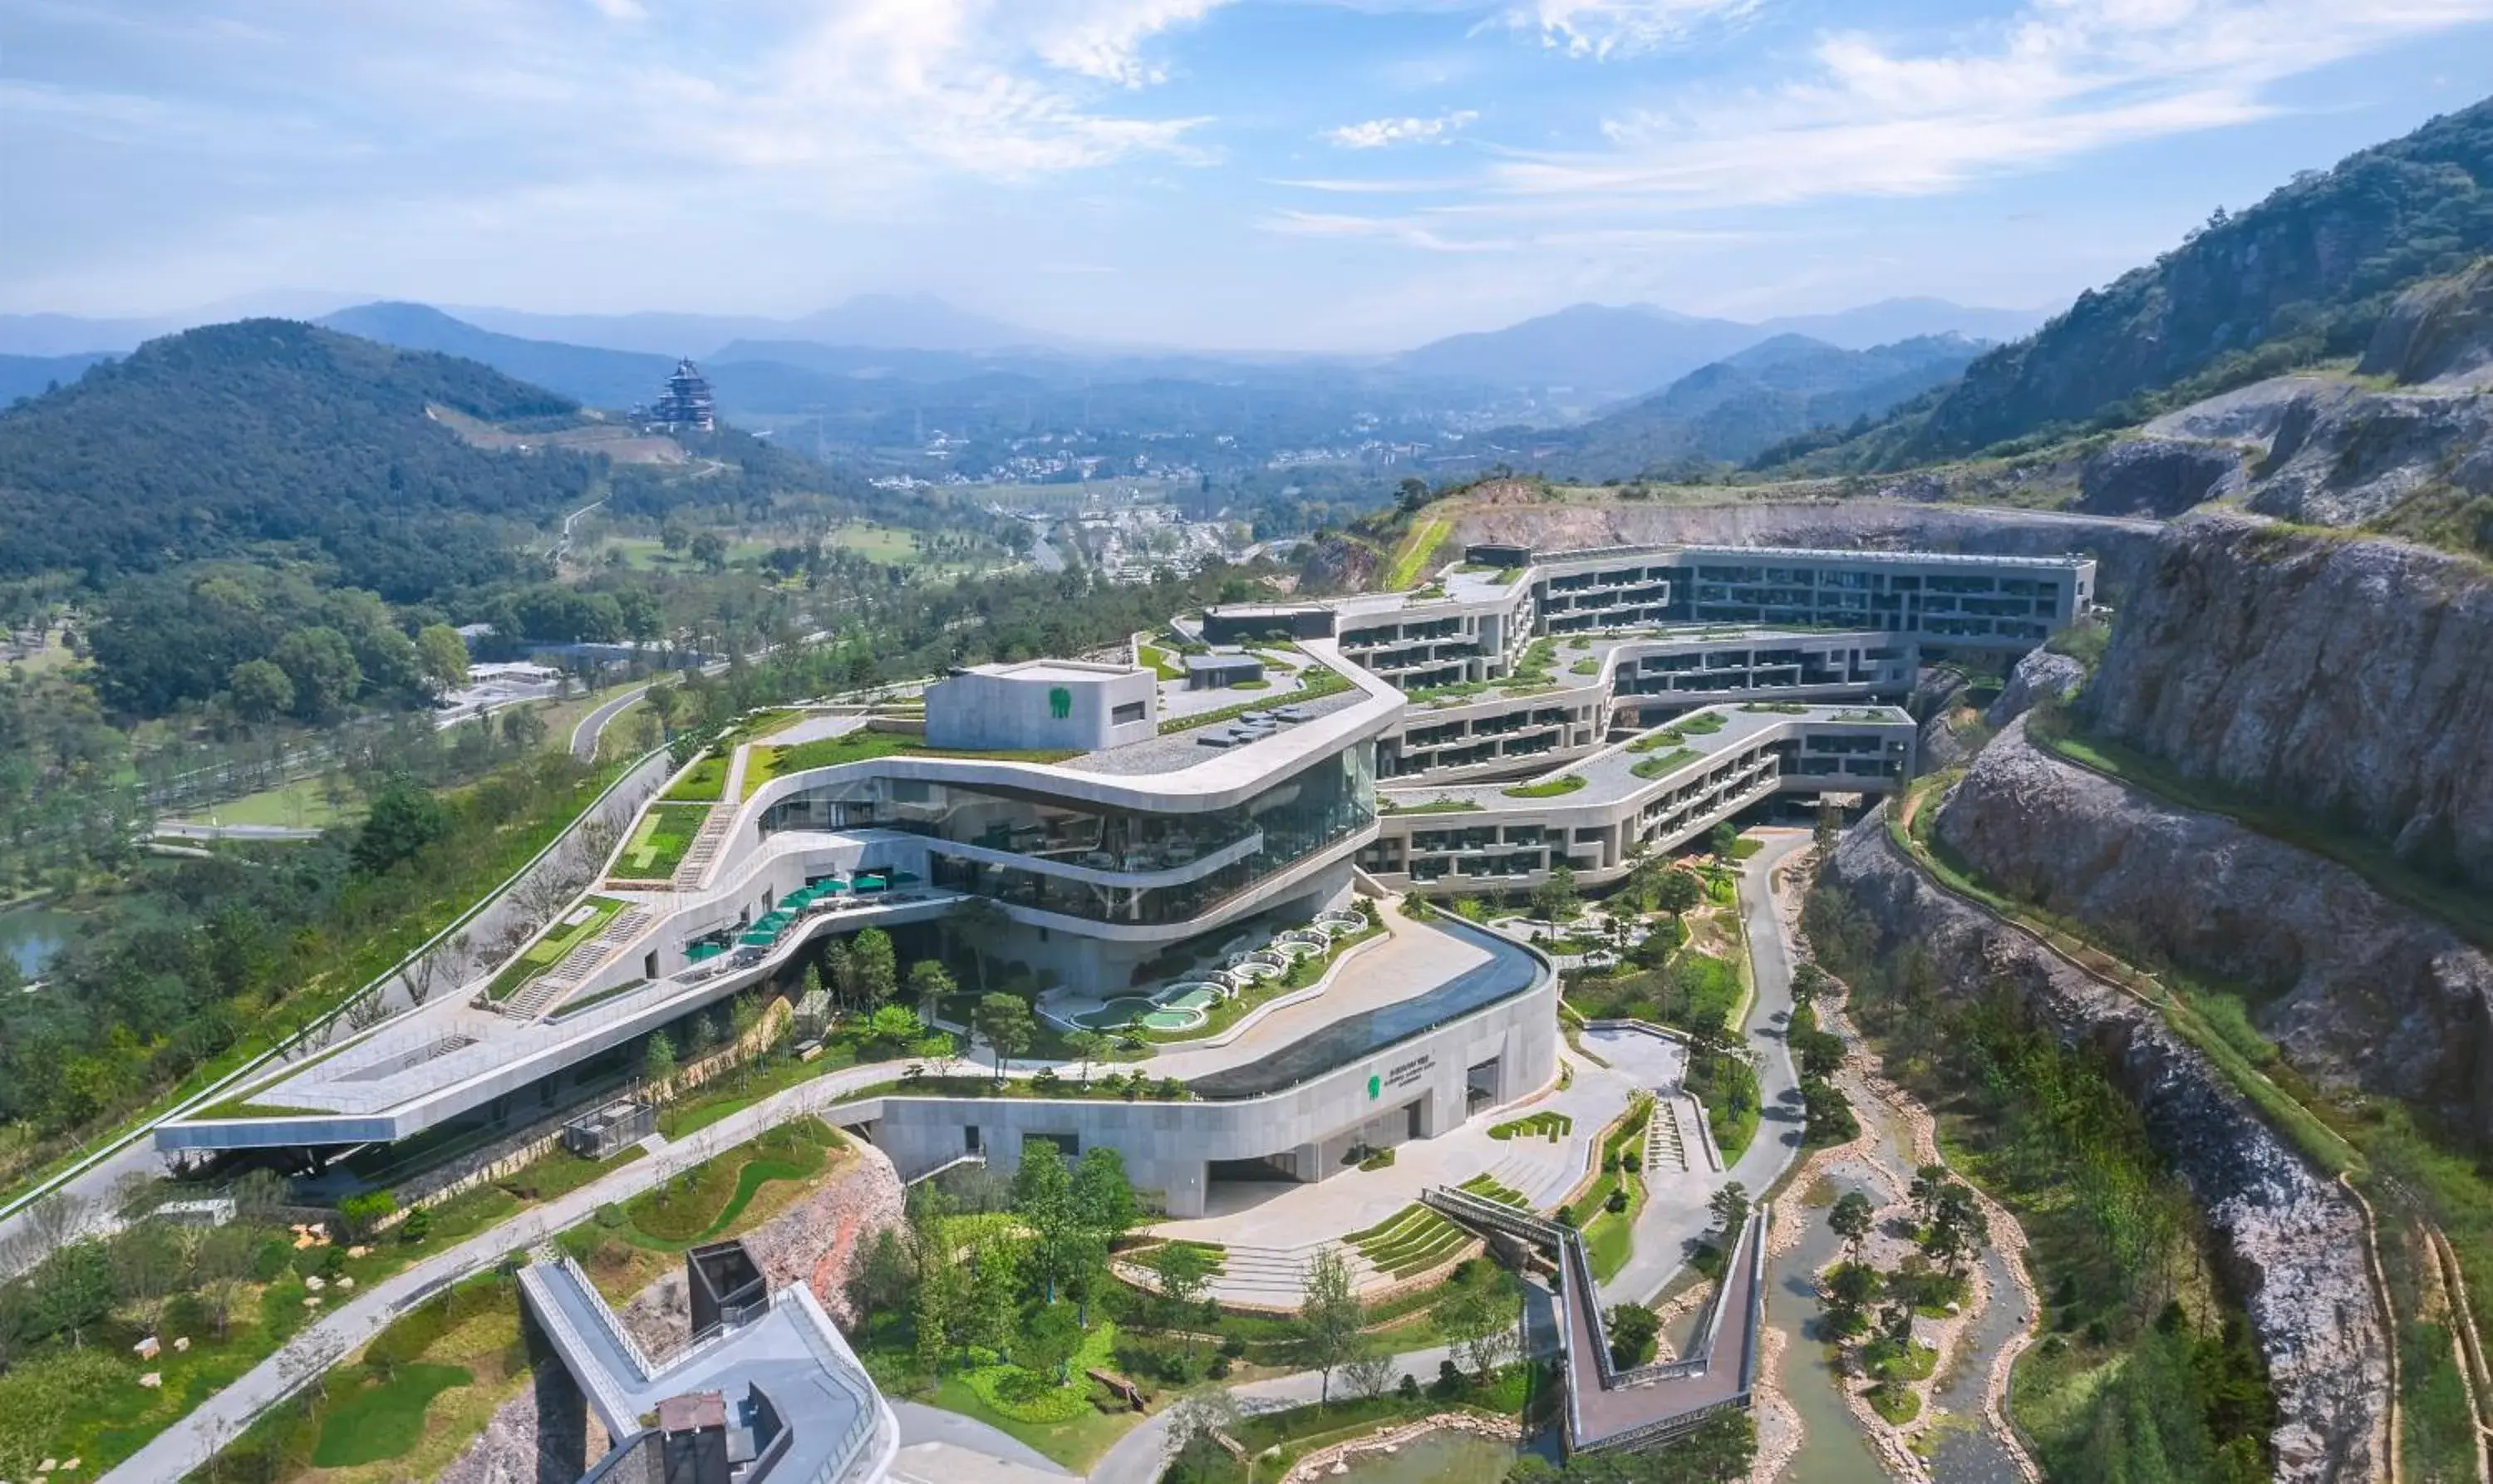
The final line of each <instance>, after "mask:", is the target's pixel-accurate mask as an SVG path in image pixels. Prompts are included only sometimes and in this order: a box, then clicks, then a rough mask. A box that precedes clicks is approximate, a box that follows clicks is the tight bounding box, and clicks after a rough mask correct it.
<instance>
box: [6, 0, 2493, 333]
mask: <svg viewBox="0 0 2493 1484" xmlns="http://www.w3.org/2000/svg"><path fill="white" fill-rule="evenodd" d="M2488 82H2493V0H2022V3H2021V0H1501V3H1486V0H805V3H796V0H733V3H731V0H409V3H402V0H355V3H353V4H349V5H339V4H336V3H334V0H0V199H5V201H6V202H7V217H8V224H7V229H6V231H5V233H0V311H15V312H34V311H45V310H50V311H59V312H73V313H89V314H114V313H133V314H144V313H157V312H174V311H179V310H184V309H188V308H191V307H194V306H197V305H202V304H210V303H225V302H235V303H247V302H267V303H286V302H294V300H293V297H292V296H293V295H295V294H299V293H304V292H307V291H308V292H309V293H310V294H311V295H313V296H314V297H315V298H316V296H317V295H318V294H322V293H326V294H332V295H336V296H342V297H343V296H353V297H368V296H384V295H386V296H391V297H405V298H418V299H427V300H432V301H436V302H447V303H466V304H499V305H507V306H511V307H516V308H525V309H532V310H541V311H562V312H601V311H611V312H619V311H629V310H644V309H674V310H700V311H714V312H758V313H772V314H797V313H802V312H807V311H809V310H812V309H815V308H818V307H820V306H822V305H825V304H827V303H831V302H835V301H836V300H838V299H840V298H843V297H845V296H847V295H848V294H851V293H856V292H868V291H900V292H906V291H921V290H922V291H926V292H931V293H935V294H938V295H941V296H943V297H944V298H946V299H949V300H951V301H953V302H955V303H957V304H960V305H963V306H965V307H968V308H972V309H976V310H979V311H983V312H990V313H994V314H998V315H1001V316H1004V317H1007V318H1011V319H1014V320H1017V321H1020V322H1023V323H1027V324H1030V325H1033V326H1036V327H1037V328H1039V329H1042V330H1045V331H1049V332H1053V333H1059V334H1066V335H1077V336H1085V337H1094V338H1100V339H1110V340H1118V341H1133V342H1149V343H1158V344H1181V345H1195V346H1204V347H1228V348H1284V347H1286V348H1305V349H1326V350H1365V349H1378V348H1390V347H1395V346H1399V345H1404V344H1409V343H1413V342H1416V341H1422V340H1426V339H1428V338H1430V337H1433V336H1437V335H1442V334H1446V333H1450V332H1454V331H1457V330H1465V329H1477V328H1486V327H1490V326H1494V325H1498V324H1502V323H1506V322H1510V321H1512V320H1514V319H1517V318H1520V317H1523V316H1525V315H1528V314H1532V313H1537V312H1544V311H1547V310H1550V309H1555V308H1558V307H1560V306H1563V305H1566V304H1570V303H1575V302H1577V301H1582V300H1598V301H1603V302H1609V303H1622V302H1628V301H1636V300H1642V301H1648V302H1653V303H1659V304H1663V305H1666V306H1668V307H1670V308H1673V309H1678V310H1683V311H1687V312H1697V313H1720V314H1727V315H1731V316H1735V317H1748V318H1757V317H1763V316H1766V315H1770V314H1776V313H1787V312H1816V311H1822V310H1831V309H1838V308H1843V307H1846V306H1848V305H1854V304H1860V303H1866V302H1869V301H1872V300H1876V299H1880V298H1884V297H1889V296H1893V295H1903V294H1929V295H1936V296H1939V297H1944V298H1950V299H1955V300H1957V301H1959V302H1963V303H1968V304H1986V305H1999V306H2009V307H2019V308H2023V307H2037V306H2045V305H2057V304H2060V303H2063V302H2065V301H2066V300H2067V299H2068V298H2070V297H2071V296H2073V295H2074V294H2075V293H2076V292H2077V291H2079V290H2080V289H2082V288H2084V287H2086V286H2088V285H2089V284H2092V283H2097V282H2103V281H2105V280H2107V279H2109V278H2111V277H2113V276H2115V275H2116V274H2118V272H2120V271H2121V270H2122V269H2124V268H2126V267H2129V266H2132V265H2134V264H2136V263H2139V262H2142V261H2144V260H2146V259H2147V258H2148V257H2151V256H2152V255H2153V254H2154V253H2155V252H2159V251H2161V250H2162V249H2164V248H2166V247H2169V246H2170V245H2171V244H2172V243H2173V242H2174V241H2175V240H2176V239H2177V238H2178V235H2179V234H2180V233H2181V232H2182V231H2184V230H2186V229H2187V228H2188V226H2189V225H2190V224H2191V223H2195V222H2197V221H2200V220H2202V219H2204V218H2205V217H2206V216H2207V214H2208V211H2209V210H2210V209H2211V208H2213V207H2215V206H2217V205H2220V204H2221V205H2224V206H2228V207H2235V208H2238V207H2240V206H2242V205H2245V204H2247V203H2249V202H2250V201H2253V200H2255V199H2257V198H2258V196H2259V195H2260V194H2262V193H2265V192H2266V191H2267V190H2268V188H2269V187H2271V186H2273V185H2275V184H2277V183H2278V182H2280V181H2282V180H2283V179H2285V178H2286V177H2287V176H2288V175H2290V174H2292V173H2293V172H2294V171H2295V170H2298V169H2303V168H2310V167H2317V166H2325V165H2327V164H2328V163H2331V162H2333V161H2334V160H2335V159H2336V158H2338V157H2339V156H2340V155H2343V154H2344V153H2346V152H2347V151H2349V150H2351V149H2354V148H2357V147H2359V146H2360V145H2362V144H2365V143H2369V142H2372V141H2375V140H2378V139H2383V138H2388V137H2390V136H2392V135H2395V134H2401V133H2404V132H2405V131H2407V130H2409V129H2411V128H2413V127H2414V126H2415V125H2417V124H2418V123H2420V122H2421V121H2422V120H2423V119H2425V118H2427V117H2429V116H2430V115H2432V114H2434V113H2436V112H2442V111H2446V110H2448V109H2451V108H2455V107H2459V106H2463V105H2464V104H2469V103H2472V102H2474V101H2475V100H2476V99H2477V98H2478V97H2479V96H2481V95H2482V94H2483V93H2484V92H2485V91H2487V85H2488Z"/></svg>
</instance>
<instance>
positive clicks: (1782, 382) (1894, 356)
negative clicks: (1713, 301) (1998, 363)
mask: <svg viewBox="0 0 2493 1484" xmlns="http://www.w3.org/2000/svg"><path fill="white" fill-rule="evenodd" d="M1981 348H1982V347H1981V345H1980V342H1978V341H1968V340H1965V339H1962V338H1961V337H1958V336H1954V335H1925V336H1918V337H1916V338H1914V339H1912V340H1907V341H1897V342H1896V343H1894V344H1892V345H1878V346H1874V347H1872V348H1871V349H1868V350H1841V349H1838V348H1837V347H1835V346H1833V345H1829V344H1827V343H1825V342H1824V341H1815V340H1811V339H1810V338H1808V337H1807V336H1801V335H1779V336H1776V337H1775V338H1774V339H1772V340H1770V341H1764V342H1762V343H1760V344H1757V345H1752V346H1750V347H1749V348H1748V349H1746V350H1743V351H1741V352H1740V353H1738V354H1737V355H1733V356H1728V357H1726V358H1725V359H1723V360H1720V361H1717V362H1715V363H1713V364H1712V365H1710V366H1704V367H1700V368H1698V369H1697V370H1696V371H1691V372H1689V373H1688V374H1687V375H1685V376H1682V377H1681V378H1679V379H1678V380H1677V381H1675V382H1672V383H1671V384H1670V385H1669V386H1668V387H1667V388H1666V389H1665V390H1663V391H1661V392H1658V393H1656V394H1654V395H1653V396H1651V397H1647V398H1644V399H1642V400H1641V401H1637V402H1634V403H1631V404H1630V405H1628V406H1625V407H1622V408H1619V409H1618V410H1616V411H1614V412H1610V413H1607V414H1606V415H1604V416H1602V417H1598V418H1595V419H1593V420H1592V421H1591V422H1588V423H1582V424H1578V425H1577V426H1576V427H1574V428H1570V429H1566V430H1563V431H1561V432H1559V433H1556V434H1551V433H1548V432H1545V431H1531V432H1518V433H1517V434H1515V435H1514V436H1517V437H1522V438H1529V439H1530V440H1531V441H1532V442H1533V443H1534V444H1536V445H1538V446H1543V447H1547V446H1548V445H1550V444H1551V443H1553V442H1554V443H1555V444H1556V446H1555V447H1554V448H1551V449H1550V451H1549V452H1548V453H1547V454H1546V455H1544V456H1540V457H1538V458H1536V460H1535V461H1536V463H1538V464H1539V465H1540V466H1541V467H1544V468H1546V469H1547V470H1549V471H1550V472H1551V473H1553V474H1557V475H1560V476H1563V477H1568V478H1576V479H1588V480H1610V479H1628V478H1635V477H1638V476H1650V475H1662V476H1664V477H1685V476H1689V475H1695V474H1700V473H1702V472H1703V470H1704V469H1705V468H1706V467H1708V466H1710V465H1714V464H1718V463H1722V462H1726V461H1729V462H1738V461H1741V460H1748V459H1751V458H1754V457H1756V455H1757V453H1758V452H1759V451H1760V450H1762V449H1764V448H1766V447H1767V446H1769V445H1771V444H1773V443H1776V442H1778V441H1779V440H1783V439H1787V438H1791V437H1794V436H1797V435H1799V434H1801V433H1805V432H1807V431H1809V430H1812V429H1819V428H1842V427H1844V426H1846V425H1847V424H1851V423H1853V422H1855V421H1856V420H1859V419H1868V418H1876V417H1879V416H1882V415H1884V414H1886V413H1887V412H1888V411H1890V410H1891V409H1893V408H1894V407H1895V406H1896V405H1897V404H1898V403H1900V402H1903V401H1907V400H1908V399H1911V398H1913V397H1916V396H1918V395H1920V394H1922V393H1924V392H1927V391H1929V390H1930V389H1931V388H1932V387H1934V386H1937V385H1938V384H1940V383H1942V382H1945V381H1948V380H1950V379H1951V378H1953V377H1954V376H1956V374H1957V373H1958V372H1960V371H1964V370H1965V367H1966V363H1967V362H1968V361H1971V360H1972V359H1973V358H1974V356H1975V355H1976V354H1978V353H1979V352H1980V350H1981Z"/></svg>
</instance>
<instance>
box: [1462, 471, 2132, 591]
mask: <svg viewBox="0 0 2493 1484" xmlns="http://www.w3.org/2000/svg"><path fill="white" fill-rule="evenodd" d="M1830 488H1831V487H1830ZM1455 534H1456V539H1457V541H1462V542H1473V541H1517V542H1523V543H1526V544H1528V545H1531V546H1535V547H1538V548H1540V549H1543V550H1545V551H1557V550H1564V549H1569V548H1577V547H1603V546H1632V545H1647V544H1667V543H1672V542H1684V543H1690V544H1697V545H1715V546H1777V547H1836V548H1845V549H1860V550H1873V551H1877V550H1891V551H1897V550H1914V549H1921V550H1935V551H1982V552H1988V553H1992V554H1996V555H2002V556H2059V555H2063V554H2065V553H2067V552H2070V551H2085V552H2088V553H2090V554H2091V555H2093V556H2094V557H2095V559H2096V562H2097V572H2096V587H2097V590H2098V591H2099V592H2101V593H2103V594H2105V595H2107V597H2108V600H2109V601H2118V600H2119V595H2121V594H2124V593H2126V592H2127V591H2128V589H2129V587H2130V584H2131V583H2132V582H2134V581H2135V580H2136V579H2137V576H2138V574H2139V573H2141V572H2142V571H2144V570H2145V568H2146V565H2147V562H2148V558H2149V556H2150V555H2151V553H2152V551H2153V549H2154V542H2155V535H2156V527H2155V526H2154V525H2152V524H2150V523H2148V522H2146V521H2139V520H2110V519H2088V518H2086V517H2077V516H2064V515H2057V514H2054V513H2051V512H2046V511H2028V510H1997V509H1985V508H1981V507H1976V506H1965V505H1931V504H1920V503H1915V502H1914V501H1912V500H1910V499H1902V498H1865V499H1843V500H1838V499H1826V500H1742V501H1739V502H1737V503H1726V504H1721V505H1667V504H1658V503H1657V504H1647V503H1641V502H1636V501H1623V502H1619V503H1615V504H1611V503H1604V504H1598V505H1597V504H1589V503H1578V502H1572V501H1571V502H1568V503H1564V504H1551V503H1544V502H1537V501H1536V502H1532V503H1512V504H1495V503H1473V504H1468V505H1466V506H1464V507H1463V509H1462V511H1461V513H1460V515H1459V518H1458V519H1457V522H1456V527H1455Z"/></svg>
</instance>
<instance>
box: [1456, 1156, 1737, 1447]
mask: <svg viewBox="0 0 2493 1484" xmlns="http://www.w3.org/2000/svg"><path fill="white" fill-rule="evenodd" d="M1420 1200H1421V1202H1422V1203H1424V1204H1426V1205H1427V1206H1428V1207H1429V1208H1431V1209H1433V1210H1436V1211H1438V1212H1440V1213H1442V1214H1443V1215H1445V1216H1446V1217H1447V1218H1448V1219H1450V1220H1453V1221H1457V1222H1460V1223H1461V1224H1463V1225H1464V1226H1467V1227H1470V1228H1471V1229H1473V1230H1474V1231H1480V1232H1497V1233H1499V1234H1502V1235H1505V1236H1509V1237H1512V1238H1514V1239H1516V1240H1517V1241H1522V1242H1528V1243H1530V1244H1532V1245H1533V1246H1536V1247H1540V1248H1544V1249H1546V1250H1547V1251H1548V1252H1549V1253H1550V1254H1551V1255H1552V1257H1553V1258H1554V1259H1555V1260H1556V1263H1557V1268H1558V1304H1559V1309H1560V1312H1561V1317H1560V1321H1559V1326H1558V1333H1559V1348H1560V1350H1561V1352H1562V1353H1561V1358H1562V1361H1563V1367H1562V1369H1563V1371H1564V1373H1565V1376H1566V1392H1567V1410H1566V1428H1567V1437H1566V1442H1567V1451H1568V1452H1570V1453H1594V1452H1603V1451H1611V1450H1620V1449H1637V1448H1644V1447H1651V1446H1654V1445H1656V1444H1660V1443H1666V1442H1668V1441H1669V1440H1670V1439H1674V1438H1677V1437H1679V1436H1681V1435H1682V1434H1684V1433H1687V1432H1689V1431H1690V1430H1691V1429H1693V1428H1695V1427H1697V1424H1699V1423H1701V1422H1703V1421H1704V1420H1705V1419H1706V1418H1707V1417H1710V1416H1712V1415H1713V1414H1714V1413H1716V1412H1718V1411H1725V1410H1730V1409H1733V1408H1746V1407H1747V1406H1748V1405H1749V1403H1750V1398H1751V1395H1752V1393H1753V1391H1754V1388H1755V1386H1756V1382H1757V1337H1758V1334H1759V1333H1760V1331H1761V1328H1762V1326H1763V1323H1764V1318H1765V1261H1766V1225H1767V1222H1768V1220H1769V1219H1770V1216H1769V1212H1768V1210H1767V1208H1766V1206H1764V1205H1763V1204H1760V1205H1758V1207H1757V1209H1756V1210H1755V1211H1753V1212H1752V1213H1750V1216H1749V1220H1748V1224H1747V1225H1746V1226H1744V1227H1743V1228H1741V1230H1740V1234H1739V1237H1738V1239H1737V1240H1735V1241H1733V1242H1732V1244H1731V1250H1730V1253H1729V1255H1728V1256H1729V1261H1728V1265H1727V1268H1726V1269H1725V1271H1724V1274H1723V1282H1722V1283H1721V1285H1720V1286H1719V1287H1717V1288H1716V1290H1715V1292H1714V1300H1713V1302H1712V1304H1711V1305H1709V1306H1708V1308H1707V1309H1706V1312H1705V1318H1704V1322H1703V1323H1702V1325H1701V1326H1700V1327H1699V1328H1698V1330H1697V1342H1696V1344H1695V1345H1693V1346H1692V1347H1690V1352H1689V1353H1688V1354H1687V1355H1685V1356H1683V1357H1681V1358H1679V1359H1677V1360H1666V1361H1656V1362H1654V1363H1652V1364H1648V1365H1641V1366H1637V1367H1634V1368H1632V1369H1629V1370H1624V1371H1622V1370H1620V1369H1618V1368H1617V1367H1616V1366H1615V1365H1614V1364H1612V1362H1611V1359H1610V1344H1609V1336H1608V1333H1607V1330H1606V1329H1605V1327H1604V1325H1603V1322H1602V1296H1601V1290H1600V1286H1599V1285H1597V1284H1596V1283H1595V1282H1594V1281H1593V1267H1592V1262H1591V1261H1590V1260H1589V1259H1588V1258H1587V1257H1586V1256H1585V1254H1584V1239H1583V1237H1582V1235H1581V1234H1579V1233H1578V1232H1577V1231H1576V1229H1575V1228H1573V1227H1567V1226H1561V1225H1559V1224H1558V1223H1557V1222H1554V1221H1550V1220H1548V1219H1547V1218H1546V1217H1541V1216H1535V1215H1533V1214H1531V1213H1530V1212H1528V1211H1519V1210H1517V1209H1515V1208H1514V1207H1513V1206H1508V1205H1501V1204H1500V1203H1498V1202H1494V1201H1489V1200H1486V1199H1483V1198H1482V1197H1479V1196H1475V1195H1473V1194H1472V1193H1470V1192H1469V1191H1464V1190H1457V1189H1454V1188H1452V1187H1447V1186H1440V1187H1438V1188H1437V1189H1434V1190H1429V1191H1425V1192H1423V1193H1422V1194H1421V1197H1420Z"/></svg>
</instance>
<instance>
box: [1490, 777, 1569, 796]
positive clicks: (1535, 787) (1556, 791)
mask: <svg viewBox="0 0 2493 1484" xmlns="http://www.w3.org/2000/svg"><path fill="white" fill-rule="evenodd" d="M1581 787H1584V775H1583V774H1581V773H1561V774H1559V775H1558V776H1557V777H1556V778H1550V779H1544V780H1543V781H1541V782H1540V783H1537V784H1509V785H1508V786H1507V787H1503V788H1501V789H1499V790H1498V792H1500V793H1503V794H1505V795H1506V796H1507V797H1508V798H1511V799H1554V798H1556V797H1558V796H1559V795H1560V794H1562V793H1574V792H1575V791H1576V790H1577V789H1578V788H1581Z"/></svg>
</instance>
